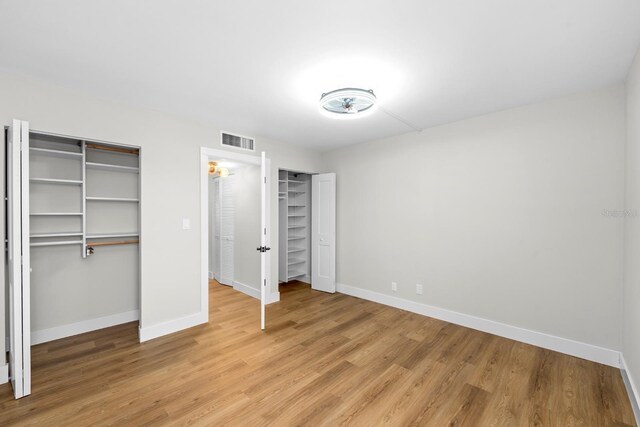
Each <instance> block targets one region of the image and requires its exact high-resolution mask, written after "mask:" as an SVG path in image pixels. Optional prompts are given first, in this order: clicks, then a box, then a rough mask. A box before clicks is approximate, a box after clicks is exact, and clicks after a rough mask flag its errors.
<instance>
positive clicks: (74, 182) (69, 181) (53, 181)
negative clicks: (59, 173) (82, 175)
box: [29, 178, 82, 185]
mask: <svg viewBox="0 0 640 427" xmlns="http://www.w3.org/2000/svg"><path fill="white" fill-rule="evenodd" d="M29 181H30V182H33V183H40V184H62V185H82V181H81V180H78V179H57V178H29Z"/></svg>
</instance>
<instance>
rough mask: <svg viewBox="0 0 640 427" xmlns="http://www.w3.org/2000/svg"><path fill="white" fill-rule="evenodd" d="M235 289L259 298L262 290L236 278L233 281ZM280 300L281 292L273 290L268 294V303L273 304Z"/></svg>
mask: <svg viewBox="0 0 640 427" xmlns="http://www.w3.org/2000/svg"><path fill="white" fill-rule="evenodd" d="M233 289H234V290H236V291H238V292H242V293H243V294H245V295H249V296H250V297H252V298H255V299H258V300H259V299H260V297H261V295H260V291H259V290H258V289H256V288H254V287H253V286H249V285H245V284H244V283H240V282H237V281H235V280H234V281H233ZM278 301H280V292H272V293H270V294H267V301H266V303H267V304H273V303H274V302H278Z"/></svg>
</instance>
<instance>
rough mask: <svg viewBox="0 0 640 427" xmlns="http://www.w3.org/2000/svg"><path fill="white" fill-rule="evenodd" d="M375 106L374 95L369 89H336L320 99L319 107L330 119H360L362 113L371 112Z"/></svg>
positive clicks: (324, 94)
mask: <svg viewBox="0 0 640 427" xmlns="http://www.w3.org/2000/svg"><path fill="white" fill-rule="evenodd" d="M375 105H376V95H375V94H374V93H373V90H371V89H369V90H365V89H356V88H344V89H337V90H333V91H331V92H327V93H323V94H322V96H321V97H320V107H321V108H322V110H323V111H326V112H328V113H331V116H332V117H340V118H353V117H362V115H363V113H365V112H371V111H373V109H374V108H373V107H374V106H375Z"/></svg>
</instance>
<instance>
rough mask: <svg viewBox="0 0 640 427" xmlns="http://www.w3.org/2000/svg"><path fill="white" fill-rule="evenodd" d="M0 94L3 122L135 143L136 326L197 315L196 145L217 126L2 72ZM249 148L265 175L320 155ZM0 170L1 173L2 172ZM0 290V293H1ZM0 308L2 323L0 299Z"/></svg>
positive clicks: (262, 142)
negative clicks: (266, 165)
mask: <svg viewBox="0 0 640 427" xmlns="http://www.w3.org/2000/svg"><path fill="white" fill-rule="evenodd" d="M0 93H2V98H1V99H0V124H2V125H3V126H7V125H9V124H10V122H11V119H12V118H19V119H23V120H27V121H29V122H30V125H31V128H32V129H36V130H40V131H47V132H53V133H59V134H64V135H71V136H78V137H85V138H93V139H99V140H104V141H112V142H118V143H123V144H131V145H139V146H141V147H142V156H141V162H142V164H141V169H142V171H141V179H142V195H141V199H142V203H141V205H142V236H141V250H142V265H141V276H142V295H141V326H142V327H143V328H148V327H152V326H155V325H159V324H162V323H163V322H168V321H173V320H176V319H179V318H182V317H186V316H189V315H193V314H195V313H198V312H199V311H200V296H201V281H200V279H201V277H200V274H201V266H200V263H201V257H200V239H201V238H205V239H206V236H201V233H200V164H199V162H200V147H202V146H207V147H212V148H217V149H221V148H222V147H221V145H220V134H219V132H220V129H219V128H218V127H216V126H213V125H206V124H202V123H198V122H193V121H189V120H186V119H181V118H178V117H175V116H170V115H167V114H163V113H159V112H155V111H149V110H143V109H137V108H132V107H129V106H126V105H122V104H119V103H114V102H111V101H107V100H103V99H99V98H96V97H93V96H88V95H86V94H84V93H81V92H77V91H73V90H69V89H65V88H61V87H57V86H52V85H49V84H44V83H41V82H36V81H32V80H28V79H25V78H22V77H16V76H12V75H8V74H0ZM213 119H215V118H213ZM222 125H224V124H222ZM222 127H224V126H222ZM232 131H236V130H235V129H233V130H232ZM237 132H238V133H242V129H238V130H237ZM256 147H257V151H258V152H257V153H255V154H256V155H259V151H262V150H264V151H266V152H267V153H268V156H269V157H270V158H271V173H272V174H276V173H277V170H278V168H291V169H299V170H307V171H310V172H314V171H317V170H319V167H320V158H319V157H320V156H318V155H317V153H315V152H313V151H310V150H306V149H303V148H299V147H296V146H291V145H286V144H281V143H278V142H273V141H269V140H267V139H265V138H260V136H259V135H256ZM2 164H4V162H2ZM0 175H1V176H2V177H4V171H2V173H1V174H0ZM273 176H276V175H273ZM2 179H4V178H2ZM274 181H275V182H274V183H273V184H272V185H273V187H272V190H273V191H272V193H271V194H272V201H271V211H272V212H271V213H272V214H271V218H272V232H273V236H277V233H278V221H277V206H278V204H277V180H274ZM0 215H4V213H3V212H2V213H0ZM182 218H190V219H191V229H190V230H183V229H182ZM1 219H2V221H4V218H1ZM277 243H278V242H277V239H274V241H273V242H272V247H274V250H273V253H274V254H277V253H278V251H277ZM2 268H4V267H2ZM271 271H272V276H273V278H272V284H273V291H277V283H278V280H277V271H278V269H277V257H276V256H272V269H271ZM0 273H4V272H3V271H2V272H0ZM5 292H6V291H5ZM0 294H2V295H3V297H4V292H3V293H0ZM0 307H1V310H2V313H0V319H2V322H4V318H5V313H4V311H5V310H4V307H5V304H4V301H2V304H0ZM0 326H3V325H0ZM4 330H5V328H4V327H0V331H4ZM4 338H5V337H4V333H0V354H4V343H5V339H4ZM0 357H2V356H0ZM0 362H1V360H0Z"/></svg>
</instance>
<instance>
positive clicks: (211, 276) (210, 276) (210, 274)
mask: <svg viewBox="0 0 640 427" xmlns="http://www.w3.org/2000/svg"><path fill="white" fill-rule="evenodd" d="M212 279H215V276H214V274H213V271H210V272H209V280H212Z"/></svg>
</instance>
